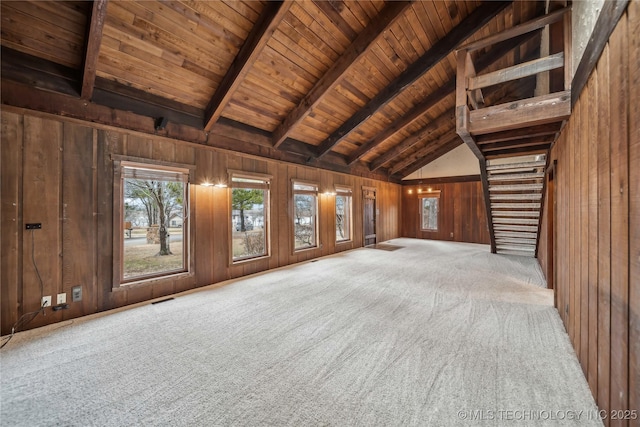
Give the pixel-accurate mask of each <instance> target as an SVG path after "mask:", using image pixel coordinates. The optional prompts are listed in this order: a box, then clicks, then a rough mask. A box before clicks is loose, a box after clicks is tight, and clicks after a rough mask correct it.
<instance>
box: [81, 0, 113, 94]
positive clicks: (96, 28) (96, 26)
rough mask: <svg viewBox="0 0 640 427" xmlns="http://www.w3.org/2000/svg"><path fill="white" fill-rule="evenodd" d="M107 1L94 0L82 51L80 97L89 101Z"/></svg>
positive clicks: (94, 77)
mask: <svg viewBox="0 0 640 427" xmlns="http://www.w3.org/2000/svg"><path fill="white" fill-rule="evenodd" d="M107 2H108V0H94V2H93V8H92V9H91V18H90V19H89V28H88V29H87V44H86V46H85V50H84V66H83V70H82V89H81V91H80V97H81V98H82V99H85V100H88V99H91V96H92V95H93V88H94V86H95V81H96V70H97V67H98V55H99V53H100V44H101V43H102V29H103V28H104V20H105V17H106V16H107Z"/></svg>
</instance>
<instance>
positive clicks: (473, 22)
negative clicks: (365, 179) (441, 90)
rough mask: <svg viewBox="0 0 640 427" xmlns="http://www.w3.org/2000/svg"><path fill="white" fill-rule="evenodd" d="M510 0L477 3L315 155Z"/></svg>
mask: <svg viewBox="0 0 640 427" xmlns="http://www.w3.org/2000/svg"><path fill="white" fill-rule="evenodd" d="M510 4H511V2H510V1H507V2H503V1H489V2H484V3H482V5H480V6H479V7H477V8H476V9H475V10H474V11H473V12H472V13H471V14H470V15H469V16H467V17H466V18H465V19H463V20H462V22H460V24H458V25H457V26H456V27H454V28H453V29H452V30H451V31H450V32H449V33H447V35H445V36H444V37H443V38H442V39H440V40H438V41H437V42H436V43H435V44H434V45H433V46H432V47H431V49H429V50H428V51H427V52H425V54H424V55H422V56H421V57H420V58H419V59H418V60H417V61H416V62H414V63H413V64H411V65H410V66H409V68H407V69H406V70H405V71H404V72H403V73H402V74H400V75H399V76H398V77H397V78H396V79H394V80H393V81H392V82H391V83H390V84H389V85H388V86H387V87H385V88H384V89H382V90H381V91H380V92H379V93H378V94H377V95H376V96H374V97H373V98H372V99H371V100H370V101H369V102H368V103H367V104H366V105H365V106H364V107H362V108H361V109H360V110H359V111H357V112H356V113H355V114H354V115H353V116H351V117H350V118H349V119H348V120H347V121H346V122H344V123H343V124H342V125H341V126H340V127H339V128H338V129H336V130H335V131H334V132H333V133H332V134H331V135H329V137H328V138H327V139H325V140H324V141H323V142H322V143H321V144H320V145H319V147H318V151H317V154H316V157H318V158H320V157H322V156H324V155H325V154H327V153H328V152H329V151H331V149H332V148H333V147H335V146H336V145H337V144H338V143H340V141H342V140H343V139H344V138H345V137H346V136H347V135H348V134H349V133H350V132H351V131H353V130H354V129H355V128H356V127H358V126H359V125H360V124H362V123H363V122H364V121H365V120H367V119H368V118H369V117H371V116H372V115H373V114H375V113H376V112H377V111H378V110H379V109H381V108H382V107H384V106H385V105H387V104H388V103H389V102H390V101H391V100H392V99H393V98H395V97H396V96H397V95H398V94H400V93H401V92H402V91H403V90H404V89H406V88H407V87H408V86H410V85H411V84H413V83H414V82H415V81H416V80H417V79H419V78H420V77H421V76H422V75H423V74H424V73H426V72H427V71H429V70H430V69H431V68H433V67H434V66H435V65H436V64H437V63H438V62H440V61H441V60H442V59H444V58H446V56H447V55H449V53H451V52H452V51H453V50H454V49H456V48H457V47H458V46H459V45H460V44H461V43H462V42H463V41H465V40H466V39H468V38H469V37H471V36H472V35H473V34H474V33H475V32H477V31H478V30H479V29H480V28H482V27H484V26H485V25H486V24H487V23H488V22H489V21H491V19H493V18H494V17H495V16H496V15H497V14H498V13H500V12H501V11H502V10H503V9H505V8H506V7H507V6H508V5H510Z"/></svg>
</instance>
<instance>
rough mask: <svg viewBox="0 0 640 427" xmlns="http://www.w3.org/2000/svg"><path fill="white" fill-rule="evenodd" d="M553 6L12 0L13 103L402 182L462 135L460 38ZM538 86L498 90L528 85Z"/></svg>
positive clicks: (498, 58)
mask: <svg viewBox="0 0 640 427" xmlns="http://www.w3.org/2000/svg"><path fill="white" fill-rule="evenodd" d="M542 4H543V2H536V1H531V2H528V1H518V2H513V3H511V2H498V1H488V2H484V3H483V2H480V1H459V0H436V1H432V0H424V1H414V2H400V1H394V2H384V1H377V0H373V1H368V0H358V1H324V0H318V1H284V2H275V1H274V2H259V1H253V0H252V1H197V0H195V1H114V0H110V1H107V0H98V1H96V2H94V3H93V4H92V3H88V2H66V1H59V2H42V1H10V2H9V1H7V2H2V3H1V8H2V10H1V13H2V27H1V31H2V39H1V44H2V102H3V103H4V104H9V105H14V106H18V107H24V108H32V109H36V110H43V111H47V112H52V113H57V114H64V115H70V116H75V117H77V118H81V119H86V120H90V121H94V122H102V123H105V124H114V125H119V126H122V127H129V128H133V129H136V130H142V131H145V130H148V128H149V126H148V125H145V123H146V122H145V120H144V119H147V121H153V122H156V121H157V120H158V118H160V117H164V118H166V119H167V120H168V125H167V127H166V128H164V129H157V130H156V129H154V128H152V131H153V132H156V133H158V134H161V135H166V136H170V137H176V138H180V139H184V140H187V141H194V142H199V143H205V144H209V145H213V146H220V147H222V148H233V149H236V150H238V151H243V152H247V153H251V154H259V155H264V156H268V157H273V158H278V159H284V160H289V161H294V162H299V163H302V162H304V163H307V164H311V165H316V166H318V167H324V168H328V169H332V170H338V171H344V172H349V173H353V174H358V175H368V176H374V177H378V178H383V179H388V180H392V181H398V180H399V179H401V178H402V177H404V176H406V175H408V174H409V173H411V172H413V171H414V170H416V169H418V168H419V167H421V166H422V165H424V164H426V163H428V162H429V161H431V160H433V159H435V158H437V157H438V156H440V155H442V154H444V153H446V152H447V151H449V150H451V149H453V148H455V147H457V146H458V145H460V144H462V141H461V140H460V138H459V137H457V135H456V133H455V123H454V115H453V109H454V106H455V98H454V91H455V66H456V60H455V49H456V48H457V47H460V46H461V45H462V44H464V43H469V42H471V41H474V40H479V39H481V38H483V37H486V36H488V35H490V34H495V33H497V32H500V31H502V30H504V29H507V28H510V27H513V26H514V25H517V24H519V23H522V22H525V21H527V20H529V19H532V18H534V17H535V16H538V15H540V14H541V13H542ZM538 46H539V35H538V34H534V35H533V36H529V37H527V38H520V39H518V40H516V41H511V42H509V43H503V44H501V45H499V46H494V47H493V48H492V50H491V51H488V50H486V49H485V50H483V51H480V52H478V53H477V55H478V56H479V59H478V61H477V67H478V68H479V69H485V70H487V71H488V70H493V69H497V68H504V67H506V66H509V65H513V64H515V63H518V62H521V61H522V60H524V59H526V57H527V56H528V55H530V54H531V53H532V52H533V51H535V50H536V49H537V48H538ZM478 71H480V70H478ZM534 84H535V82H533V81H531V80H530V79H529V80H522V81H518V82H517V83H516V84H513V83H511V84H508V85H504V86H503V87H495V88H490V89H493V90H491V91H490V90H487V93H486V96H487V97H492V98H493V99H494V100H503V99H509V98H510V97H517V98H522V97H526V96H527V94H529V93H532V91H533V88H534V87H533V86H534ZM105 107H106V109H105ZM136 120H137V122H136ZM225 137H228V138H225ZM230 138H235V139H234V141H236V144H231V143H230V142H229V140H230ZM238 139H240V140H242V141H244V142H243V143H242V144H238V143H237V140H238Z"/></svg>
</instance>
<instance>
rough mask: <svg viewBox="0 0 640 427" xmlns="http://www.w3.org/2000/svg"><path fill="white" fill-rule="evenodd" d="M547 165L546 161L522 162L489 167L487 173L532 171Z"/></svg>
mask: <svg viewBox="0 0 640 427" xmlns="http://www.w3.org/2000/svg"><path fill="white" fill-rule="evenodd" d="M546 164H547V162H546V161H545V160H538V161H535V162H520V163H503V164H500V165H491V166H487V171H501V170H505V169H506V170H509V169H531V168H539V167H544V166H545V165H546Z"/></svg>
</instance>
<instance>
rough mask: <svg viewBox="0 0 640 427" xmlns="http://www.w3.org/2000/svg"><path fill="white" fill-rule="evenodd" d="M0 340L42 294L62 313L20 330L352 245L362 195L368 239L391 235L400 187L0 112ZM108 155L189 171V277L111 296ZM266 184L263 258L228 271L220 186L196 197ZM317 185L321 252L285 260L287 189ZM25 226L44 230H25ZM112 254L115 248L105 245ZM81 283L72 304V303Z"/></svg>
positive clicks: (226, 218)
mask: <svg viewBox="0 0 640 427" xmlns="http://www.w3.org/2000/svg"><path fill="white" fill-rule="evenodd" d="M1 138H2V144H1V148H2V158H1V161H2V165H1V166H2V167H1V170H2V201H3V203H2V236H1V241H0V248H1V249H0V250H1V251H2V271H1V273H2V276H1V277H2V295H1V296H2V301H1V308H2V310H1V313H2V314H1V316H2V318H1V320H2V334H7V333H9V332H10V331H11V327H12V326H13V324H15V322H16V321H17V320H18V319H19V317H20V316H21V315H22V314H24V313H27V312H31V311H37V310H38V308H39V305H40V295H41V291H40V284H39V281H38V279H37V275H36V273H35V270H34V268H33V265H32V263H31V237H32V235H33V239H34V243H35V245H34V258H35V260H36V263H37V265H38V268H39V271H40V275H41V277H42V279H43V293H44V295H52V297H53V299H54V302H55V298H56V295H57V293H61V292H65V293H67V301H68V302H69V305H70V308H69V309H68V310H61V311H57V312H53V311H52V310H51V309H48V310H47V312H46V316H42V315H38V316H37V317H36V318H35V319H34V320H33V321H32V322H31V323H29V325H28V327H29V328H31V327H35V326H42V325H45V324H50V323H55V322H58V321H61V320H66V319H70V318H75V317H78V316H83V315H88V314H92V313H96V312H100V311H104V310H108V309H112V308H117V307H121V306H125V305H129V304H133V303H137V302H143V301H147V300H150V299H153V298H159V297H162V296H165V295H169V294H172V293H174V292H180V291H185V290H188V289H193V288H195V287H200V286H206V285H209V284H212V283H217V282H221V281H224V280H227V279H231V278H236V277H241V276H244V275H247V274H252V273H256V272H260V271H264V270H268V269H270V268H276V267H281V266H285V265H288V264H292V263H296V262H301V261H306V260H309V259H312V258H316V257H319V256H322V255H329V254H332V253H335V252H339V251H343V250H348V249H353V248H357V247H360V246H362V244H363V235H362V201H361V198H362V187H363V186H366V187H375V188H376V190H377V207H378V209H379V213H378V217H377V220H378V222H377V226H378V240H379V241H383V240H388V239H391V238H394V237H398V236H399V235H400V231H399V224H400V219H401V218H400V215H401V187H400V186H399V185H397V184H392V183H387V182H381V181H376V180H372V179H365V178H362V177H357V176H352V175H345V174H338V173H334V172H331V171H327V170H321V169H317V168H312V167H307V166H300V165H293V164H287V163H284V162H278V161H273V160H268V159H264V158H258V157H252V156H248V155H241V154H238V153H233V152H230V151H224V150H220V149H214V148H211V147H206V146H197V145H196V144H190V143H186V142H183V141H176V140H170V139H167V138H162V137H154V136H152V135H147V134H140V133H135V132H129V131H124V130H120V129H115V128H111V127H106V126H96V125H94V124H92V123H89V122H82V121H79V120H75V119H65V118H61V117H56V116H52V115H47V114H42V113H32V112H26V111H24V110H15V109H14V110H12V109H11V108H10V107H7V108H3V111H2V134H1ZM113 156H125V157H126V156H131V157H138V158H140V157H142V158H146V159H153V160H157V161H159V162H177V163H186V164H192V165H195V172H194V176H193V179H192V182H191V187H190V212H191V214H190V227H191V230H190V236H191V238H190V243H191V255H192V265H193V266H194V268H193V275H191V276H189V277H181V278H166V279H161V280H155V281H151V282H150V283H149V284H144V285H140V284H137V285H135V286H122V287H120V288H118V289H116V290H113V289H112V283H113V263H114V254H113V243H114V242H113V227H114V217H113V215H114V212H113V211H114V203H113V192H114V169H113V160H114V158H113ZM229 169H235V170H243V171H246V172H255V173H263V174H268V175H271V176H272V177H273V179H272V185H271V212H270V213H271V257H270V258H267V259H262V260H255V261H249V262H244V263H239V264H235V265H230V256H229V251H230V244H229V235H230V230H229V228H230V224H231V218H230V191H231V190H230V188H216V187H203V186H202V185H200V184H202V183H203V182H205V181H209V182H214V183H216V182H220V181H223V182H226V181H227V180H228V170H229ZM292 179H300V180H304V181H310V182H315V183H317V184H318V186H319V190H320V193H321V194H320V195H319V198H318V201H319V221H320V230H319V239H318V242H319V245H318V247H317V248H315V249H310V250H305V251H300V252H296V253H294V252H293V250H292V238H291V234H292V232H293V226H292V214H291V208H290V203H289V200H290V198H291V185H292V184H291V181H292ZM336 185H341V186H348V187H351V188H352V190H353V224H352V227H353V239H352V241H351V242H347V243H340V244H339V245H336V243H335V222H334V221H335V220H334V217H335V196H333V195H330V194H322V193H325V192H333V191H334V189H335V186H336ZM26 222H40V223H42V229H41V230H36V231H33V232H31V231H25V230H24V224H25V223H26ZM115 243H116V244H117V242H115ZM77 285H81V286H82V288H83V300H82V302H78V303H73V302H71V294H70V293H71V288H72V287H73V286H77Z"/></svg>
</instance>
